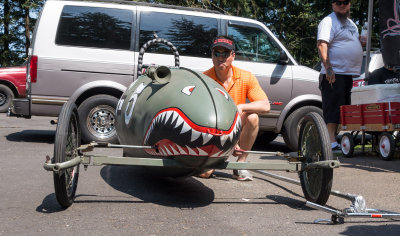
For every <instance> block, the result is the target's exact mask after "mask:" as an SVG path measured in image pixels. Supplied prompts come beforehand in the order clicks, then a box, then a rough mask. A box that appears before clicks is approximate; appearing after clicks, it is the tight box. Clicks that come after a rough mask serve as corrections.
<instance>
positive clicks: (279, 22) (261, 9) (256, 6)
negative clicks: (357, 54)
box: [147, 0, 379, 66]
mask: <svg viewBox="0 0 400 236" xmlns="http://www.w3.org/2000/svg"><path fill="white" fill-rule="evenodd" d="M147 2H157V3H163V4H171V5H180V6H187V7H198V8H205V9H211V10H217V11H220V12H223V13H225V14H229V15H234V16H242V17H247V18H252V19H255V20H258V21H260V22H263V23H264V24H265V25H267V26H268V27H269V29H270V30H271V31H272V32H273V33H274V34H275V36H277V37H278V38H279V40H280V41H281V42H282V43H283V44H284V45H285V46H286V47H287V48H288V50H289V51H290V52H291V54H292V55H293V56H294V57H295V58H296V60H297V61H298V62H299V63H300V64H303V65H307V66H313V65H314V64H315V63H316V62H318V60H319V58H318V53H317V49H316V44H317V42H316V38H317V28H318V24H319V22H320V21H321V20H322V19H323V18H324V17H325V16H327V15H328V14H330V13H331V12H332V6H331V2H330V1H315V0H301V1H300V0H230V1H229V0H191V1H181V0H151V1H147ZM378 5H379V4H378V0H374V12H373V32H378V24H379V22H378V18H379V15H378ZM351 18H352V19H353V21H354V22H355V23H356V24H357V25H358V26H359V29H360V30H361V27H362V25H363V23H364V22H365V21H366V20H367V18H368V1H352V5H351ZM372 46H373V47H379V36H378V34H377V33H374V34H373V35H372Z"/></svg>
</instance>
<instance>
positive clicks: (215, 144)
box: [144, 108, 241, 158]
mask: <svg viewBox="0 0 400 236" xmlns="http://www.w3.org/2000/svg"><path fill="white" fill-rule="evenodd" d="M240 130H241V122H240V117H239V113H237V112H236V115H235V119H234V121H233V123H232V125H231V127H230V128H229V130H218V129H215V128H209V127H203V126H199V125H197V124H195V123H193V122H192V121H191V120H190V119H189V118H188V117H187V116H186V115H185V114H184V113H183V112H182V111H181V110H179V109H178V108H168V109H164V110H162V111H160V112H158V113H157V115H156V116H155V117H154V118H153V120H152V121H151V123H150V126H149V127H148V129H147V132H146V135H145V139H144V145H150V146H156V147H157V148H156V149H145V151H146V152H147V153H148V154H150V155H155V156H165V157H167V156H208V157H211V158H213V157H214V158H219V157H227V156H229V155H231V154H232V153H233V151H234V147H235V145H236V143H237V142H238V140H239V137H240Z"/></svg>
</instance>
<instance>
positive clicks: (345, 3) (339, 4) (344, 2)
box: [335, 0, 350, 6]
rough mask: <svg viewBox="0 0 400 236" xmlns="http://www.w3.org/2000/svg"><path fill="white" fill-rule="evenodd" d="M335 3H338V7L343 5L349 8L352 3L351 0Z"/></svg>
mask: <svg viewBox="0 0 400 236" xmlns="http://www.w3.org/2000/svg"><path fill="white" fill-rule="evenodd" d="M335 3H336V6H341V5H342V4H343V5H345V6H347V5H348V4H349V3H350V1H349V0H347V1H336V2H335Z"/></svg>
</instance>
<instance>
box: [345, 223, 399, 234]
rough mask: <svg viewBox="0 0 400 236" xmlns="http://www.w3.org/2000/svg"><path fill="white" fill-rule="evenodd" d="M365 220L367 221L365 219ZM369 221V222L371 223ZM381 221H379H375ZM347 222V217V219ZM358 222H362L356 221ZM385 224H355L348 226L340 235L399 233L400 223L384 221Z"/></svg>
mask: <svg viewBox="0 0 400 236" xmlns="http://www.w3.org/2000/svg"><path fill="white" fill-rule="evenodd" d="M364 222H365V221H364ZM370 222H371V221H369V222H368V223H370ZM375 222H376V223H379V221H375ZM345 223H346V219H345ZM356 223H357V224H359V223H361V222H356ZM382 223H385V225H378V226H371V225H354V226H349V227H347V229H346V231H344V232H342V233H340V235H385V236H389V235H399V232H400V225H398V224H396V225H395V224H388V222H387V221H384V222H382Z"/></svg>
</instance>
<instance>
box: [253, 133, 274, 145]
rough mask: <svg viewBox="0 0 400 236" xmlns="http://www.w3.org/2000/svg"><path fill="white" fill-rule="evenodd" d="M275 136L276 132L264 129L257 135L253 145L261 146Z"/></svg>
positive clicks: (272, 139)
mask: <svg viewBox="0 0 400 236" xmlns="http://www.w3.org/2000/svg"><path fill="white" fill-rule="evenodd" d="M276 137H278V134H277V133H274V132H271V131H264V132H262V134H260V135H259V136H258V137H257V139H256V141H255V142H254V145H256V146H260V147H262V146H264V145H267V144H269V143H270V142H272V141H274V140H275V139H276Z"/></svg>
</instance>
